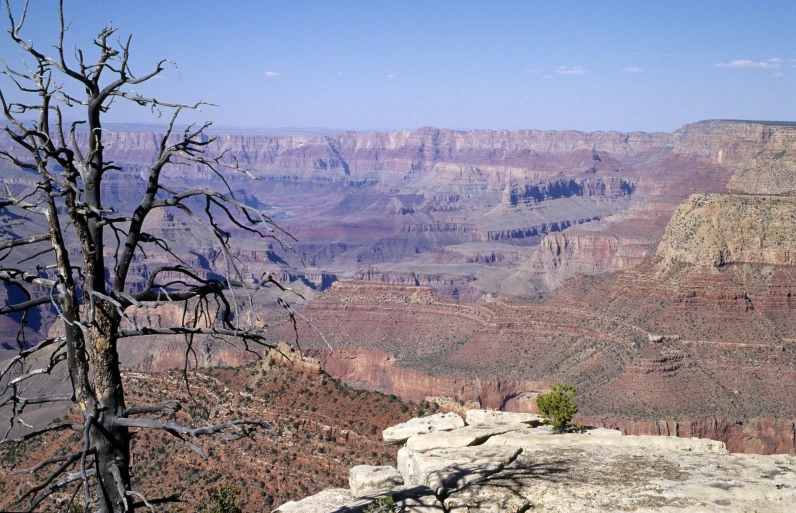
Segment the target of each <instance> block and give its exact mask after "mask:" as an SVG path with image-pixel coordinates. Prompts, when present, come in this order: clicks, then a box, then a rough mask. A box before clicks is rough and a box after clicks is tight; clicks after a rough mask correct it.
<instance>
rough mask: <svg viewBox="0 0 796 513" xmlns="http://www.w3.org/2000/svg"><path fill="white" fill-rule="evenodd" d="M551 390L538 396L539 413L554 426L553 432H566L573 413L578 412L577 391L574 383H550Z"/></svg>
mask: <svg viewBox="0 0 796 513" xmlns="http://www.w3.org/2000/svg"><path fill="white" fill-rule="evenodd" d="M550 389H551V392H549V393H547V394H542V395H539V396H537V397H536V406H537V407H538V408H539V415H541V416H542V417H544V418H545V421H546V422H547V423H548V424H549V425H551V426H553V433H564V432H566V431H567V428H568V426H569V423H570V421H571V420H572V417H573V415H575V414H576V413H578V406H577V405H576V404H575V395H576V394H577V391H576V390H575V387H573V386H572V385H561V384H556V385H550Z"/></svg>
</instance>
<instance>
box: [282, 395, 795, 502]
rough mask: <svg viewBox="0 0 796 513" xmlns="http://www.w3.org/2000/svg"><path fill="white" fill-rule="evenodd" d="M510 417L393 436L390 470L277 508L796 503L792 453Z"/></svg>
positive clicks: (352, 477)
mask: <svg viewBox="0 0 796 513" xmlns="http://www.w3.org/2000/svg"><path fill="white" fill-rule="evenodd" d="M517 415H518V414H503V413H501V412H486V411H483V410H470V411H469V412H468V413H467V425H466V426H463V425H462V424H464V423H463V422H462V421H461V418H459V417H458V416H457V415H456V414H453V413H449V414H445V415H443V414H437V415H432V416H430V417H426V418H424V419H413V420H411V421H409V422H406V423H404V424H401V425H398V426H394V427H393V428H388V429H387V430H385V431H384V438H385V440H387V441H391V442H393V443H395V442H400V443H405V447H403V448H402V449H401V450H400V451H398V459H397V465H396V467H397V468H396V467H385V466H383V467H371V466H358V467H354V468H352V469H351V470H350V471H349V484H350V489H334V490H325V491H323V492H321V493H319V494H317V495H314V496H311V497H307V498H305V499H303V500H300V501H294V502H289V503H286V504H283V505H282V506H280V507H279V508H277V509H276V510H275V511H276V512H277V513H322V512H324V513H325V512H334V513H343V512H363V511H368V509H367V508H369V507H371V505H372V504H374V503H375V502H376V501H378V500H379V499H380V498H382V500H384V498H386V497H390V498H391V500H392V501H394V504H395V509H394V511H402V512H413V513H431V512H446V513H469V512H484V513H486V512H490V513H491V512H495V513H498V512H506V513H520V512H523V511H528V510H530V509H532V510H533V511H543V512H570V511H646V512H653V511H654V512H663V511H678V512H690V511H728V512H736V511H738V512H740V511H767V512H783V513H784V512H786V511H793V509H792V508H793V504H794V503H796V457H794V456H788V455H774V456H759V455H740V454H729V453H727V450H726V448H725V447H724V444H723V443H722V442H716V441H713V440H707V439H697V438H691V439H683V438H676V437H656V436H623V435H622V434H621V433H620V432H619V431H614V430H609V429H602V428H599V429H592V430H588V431H586V432H584V433H577V434H576V433H570V434H562V435H553V434H551V430H550V428H549V427H548V426H539V422H538V420H539V419H538V418H537V417H536V416H534V415H530V414H525V417H520V418H518V417H517ZM451 416H453V417H455V418H456V419H458V424H456V423H455V422H452V420H455V419H451ZM457 426H459V427H457ZM398 433H402V434H403V436H402V437H397V438H396V435H397V434H398Z"/></svg>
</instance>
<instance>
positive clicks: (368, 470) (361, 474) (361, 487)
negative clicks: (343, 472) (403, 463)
mask: <svg viewBox="0 0 796 513" xmlns="http://www.w3.org/2000/svg"><path fill="white" fill-rule="evenodd" d="M348 484H349V485H350V486H351V495H352V496H354V497H362V496H363V495H374V494H375V495H378V494H379V493H383V492H388V491H390V490H392V489H394V488H397V487H399V486H401V485H402V484H404V480H403V478H402V477H401V474H400V473H399V472H398V469H396V468H395V467H375V466H371V465H357V466H356V467H351V469H350V470H349V471H348Z"/></svg>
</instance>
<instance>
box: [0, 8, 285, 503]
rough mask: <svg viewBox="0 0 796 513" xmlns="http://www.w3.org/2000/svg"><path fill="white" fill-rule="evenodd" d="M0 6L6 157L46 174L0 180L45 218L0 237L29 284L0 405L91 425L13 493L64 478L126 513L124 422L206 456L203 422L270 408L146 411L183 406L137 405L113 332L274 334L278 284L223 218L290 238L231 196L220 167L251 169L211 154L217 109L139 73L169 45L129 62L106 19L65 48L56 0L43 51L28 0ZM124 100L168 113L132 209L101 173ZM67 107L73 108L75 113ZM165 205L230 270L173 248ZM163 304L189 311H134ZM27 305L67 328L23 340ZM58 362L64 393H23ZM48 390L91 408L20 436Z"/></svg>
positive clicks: (12, 280) (51, 487) (133, 495)
mask: <svg viewBox="0 0 796 513" xmlns="http://www.w3.org/2000/svg"><path fill="white" fill-rule="evenodd" d="M6 9H7V13H8V24H9V25H8V26H9V30H8V33H9V35H10V37H11V38H12V39H13V41H15V42H16V43H17V44H18V47H19V49H20V50H21V53H22V55H23V62H24V65H23V66H22V67H19V68H15V67H12V66H10V65H9V64H8V63H6V62H5V61H4V62H3V71H2V73H3V75H4V76H5V78H6V79H7V85H9V86H11V87H13V88H16V90H17V91H16V92H14V93H13V94H5V93H6V92H7V91H3V90H0V108H2V114H3V116H4V117H5V125H4V126H2V127H0V130H2V131H3V132H4V133H5V136H6V137H7V139H8V143H9V144H5V145H2V149H0V157H2V158H3V159H5V160H7V161H8V162H10V163H11V164H13V165H14V166H16V167H18V168H22V169H25V170H28V171H30V172H33V173H36V174H37V175H38V178H37V184H36V187H35V188H34V189H33V190H27V191H24V192H22V193H20V192H19V191H17V192H14V191H12V190H11V188H8V187H6V190H5V191H3V192H0V209H6V210H8V211H10V212H16V213H19V215H22V216H27V217H28V218H30V219H34V218H37V219H39V220H40V221H38V222H36V223H31V224H30V226H41V227H45V228H44V229H43V232H42V233H28V234H24V236H16V237H5V239H6V240H0V280H2V281H3V283H4V285H5V287H6V288H7V289H8V290H12V289H13V290H15V291H16V292H17V293H18V294H21V295H22V296H23V297H24V300H23V301H20V302H17V303H13V304H8V305H5V306H1V307H0V314H12V313H16V314H17V315H21V321H20V330H19V334H18V336H17V341H16V342H17V345H18V353H17V354H16V356H15V357H14V358H12V359H11V360H10V361H8V362H7V363H6V364H5V365H4V366H3V367H2V368H0V408H5V410H8V411H10V414H9V424H8V427H7V428H6V429H5V435H4V436H3V438H2V441H1V442H0V443H2V444H14V443H19V442H21V441H24V440H29V439H32V438H35V437H39V436H42V435H45V434H47V433H51V432H55V431H62V430H72V431H76V432H78V433H80V434H81V435H82V437H83V445H82V448H81V450H79V451H77V452H75V453H72V454H68V455H64V456H57V457H52V458H49V459H47V460H45V461H42V462H39V463H38V464H36V465H35V466H33V467H31V468H30V469H24V470H19V471H17V472H30V471H33V470H40V469H51V472H49V474H48V475H47V477H45V478H44V479H43V480H42V481H41V482H39V483H38V484H36V485H35V486H32V487H31V488H30V489H29V490H27V491H26V492H25V493H24V495H23V497H22V500H23V502H21V503H20V504H21V508H22V509H23V510H25V511H30V510H33V509H35V508H36V507H37V506H39V505H40V504H41V503H42V501H44V500H45V499H46V498H47V497H48V496H50V495H51V494H53V493H55V492H59V491H64V490H67V489H68V490H70V491H71V490H72V489H73V488H74V489H75V494H76V493H77V492H78V491H82V496H83V500H84V506H85V508H86V511H88V508H92V509H96V510H98V511H101V512H110V511H113V512H128V511H133V510H134V509H135V508H136V507H139V506H146V507H148V508H150V509H152V510H153V511H154V507H153V504H154V503H153V502H152V501H148V500H147V499H146V498H145V497H144V496H143V495H142V494H140V493H139V492H137V491H135V490H133V489H132V488H131V479H130V477H131V476H130V461H131V459H130V430H131V429H157V430H162V431H165V432H167V433H170V434H171V435H173V436H174V437H175V438H176V439H178V440H179V441H180V442H181V443H184V444H185V445H187V446H188V447H190V448H192V449H194V450H196V451H197V452H198V453H199V454H200V455H201V456H202V457H204V453H203V451H202V449H201V442H200V440H199V437H200V436H203V435H213V434H219V435H224V436H225V437H239V436H245V435H246V434H248V433H249V432H250V430H251V429H255V428H257V427H259V426H262V425H264V422H263V421H262V420H257V419H254V420H237V421H233V422H229V423H225V424H221V425H215V426H207V427H202V428H198V429H192V428H189V427H186V426H181V425H179V424H176V423H174V422H163V421H162V420H160V419H159V418H157V417H153V416H152V415H156V414H160V413H162V412H165V411H168V410H173V409H175V408H178V407H179V403H178V402H177V401H169V402H167V403H164V404H160V405H142V406H128V405H127V404H125V394H124V389H123V386H122V380H121V373H120V366H119V353H118V346H117V345H118V342H119V340H120V339H122V338H125V337H140V336H156V337H168V336H172V335H181V336H185V337H186V339H187V340H188V342H189V344H190V342H191V340H192V337H194V336H195V335H210V336H226V337H236V338H237V339H240V340H242V341H243V343H244V344H246V347H247V349H248V348H249V344H260V345H265V346H270V343H269V342H268V341H267V340H266V338H265V328H264V326H263V323H262V322H261V321H260V320H259V319H257V317H256V312H255V311H254V302H253V298H252V296H253V294H254V293H256V292H257V291H259V290H261V289H263V288H266V287H270V286H277V287H280V288H281V286H280V285H279V284H278V283H276V281H275V280H274V279H273V277H272V276H271V275H268V274H266V275H263V276H260V277H259V278H254V277H247V276H245V275H244V273H243V272H242V271H241V268H240V265H239V263H238V262H236V260H235V258H234V257H233V255H231V254H230V252H229V248H230V240H231V238H230V233H229V227H234V228H237V229H243V230H246V231H247V232H249V233H251V234H253V235H254V236H256V237H261V238H268V239H272V240H274V241H277V242H278V243H279V244H284V241H285V240H287V239H289V238H290V237H289V235H287V234H285V233H283V232H280V231H279V229H278V227H277V226H276V225H275V223H274V222H273V220H272V219H271V218H270V217H268V216H267V215H266V214H265V213H264V212H262V211H260V210H258V209H256V208H253V207H251V206H248V205H247V204H245V203H243V202H241V201H238V200H237V199H236V198H235V195H234V194H233V192H232V190H231V188H230V187H229V184H228V182H227V180H225V174H226V173H228V172H230V171H232V172H242V173H246V174H249V175H251V173H250V172H249V170H247V169H244V168H242V167H241V166H239V164H238V161H237V160H236V159H235V158H234V157H232V156H231V155H229V154H227V153H226V152H222V153H221V154H220V155H208V154H207V150H208V146H209V145H211V143H213V142H214V138H213V137H212V136H211V135H209V134H207V130H208V128H209V127H210V125H211V124H210V122H207V123H204V124H201V125H190V126H188V127H187V128H185V129H182V130H178V129H177V120H178V116H179V115H180V113H181V112H183V111H185V110H189V109H190V110H195V109H198V108H199V107H200V106H202V105H204V103H203V102H199V103H195V104H182V103H168V102H163V101H161V100H158V99H155V98H151V97H146V96H143V95H142V94H139V93H138V92H135V91H134V90H133V89H132V88H131V87H130V86H133V85H141V84H145V83H146V82H147V81H149V80H151V79H152V78H154V77H156V76H158V75H159V74H161V73H162V72H163V71H164V69H165V66H167V65H169V64H170V62H169V61H168V60H161V61H160V62H158V63H157V64H156V65H155V67H154V69H152V70H151V71H149V72H146V73H144V74H140V75H136V74H134V73H133V71H132V70H131V69H130V66H129V64H128V61H129V57H130V48H131V38H130V37H128V38H126V39H120V38H118V36H117V32H116V29H115V28H111V27H109V28H106V29H103V30H102V31H101V32H100V33H99V34H98V35H97V36H96V38H95V39H94V40H93V49H92V51H91V52H87V53H86V54H84V52H83V51H82V50H76V51H75V52H74V55H69V57H68V58H67V55H66V54H65V48H64V37H65V35H66V34H67V29H68V26H67V25H66V24H65V23H64V13H63V5H62V4H61V5H60V6H59V10H58V13H59V19H60V30H59V33H58V42H57V44H56V45H55V46H54V48H48V49H47V50H46V51H45V50H41V49H40V48H39V47H37V46H36V45H35V44H34V43H33V42H32V41H28V40H26V39H24V37H23V35H22V30H23V26H24V24H25V18H26V14H27V10H28V4H27V2H26V3H25V5H24V7H22V9H21V10H20V11H19V14H18V15H17V14H15V12H14V9H13V8H12V6H11V5H10V3H9V1H8V0H6ZM46 52H50V54H48V53H46ZM89 54H92V55H95V56H94V57H90V56H89ZM74 91H81V94H76V93H75V92H74ZM12 97H13V98H17V97H22V98H26V99H27V100H22V101H19V100H12V99H11V98H12ZM118 101H131V102H134V103H136V104H138V105H142V106H146V107H149V108H150V109H152V110H153V111H155V112H158V113H166V115H167V117H168V119H169V121H168V125H167V128H166V130H165V133H164V134H162V136H160V142H159V145H158V147H157V151H156V157H155V159H154V161H153V162H152V163H151V164H150V166H149V168H148V176H147V179H146V188H145V192H144V193H143V195H142V197H141V198H140V201H138V202H137V206H136V207H135V208H134V209H132V210H131V211H129V212H121V211H118V210H117V208H116V207H115V206H112V205H107V204H103V201H102V199H103V190H104V188H103V178H106V177H107V176H108V175H109V174H110V173H116V172H119V171H121V168H120V166H118V165H117V164H115V163H114V162H113V161H111V160H109V159H108V158H107V155H106V153H107V152H106V147H105V139H106V133H105V130H104V129H103V126H102V118H103V115H104V114H105V113H106V112H108V109H109V108H111V106H112V105H113V103H114V102H118ZM67 112H68V113H69V115H66V113H67ZM66 119H78V121H72V122H68V123H67V121H65V120H66ZM81 130H82V131H84V133H82V134H81ZM175 165H189V166H194V167H201V168H205V169H206V170H209V171H210V172H212V173H214V174H215V175H216V176H217V177H218V183H220V184H223V186H222V188H221V190H213V189H210V188H204V187H200V188H191V189H186V190H177V189H176V188H175V187H174V186H173V185H171V186H170V185H167V184H166V183H165V180H164V177H165V174H166V173H167V172H168V170H169V169H170V167H171V166H175ZM160 209H176V210H178V211H179V212H181V213H182V215H183V216H185V217H187V218H188V219H190V220H191V221H192V222H194V223H196V225H198V226H200V227H202V229H204V230H206V232H207V233H208V234H209V235H210V236H211V237H212V239H213V240H214V241H215V245H216V247H217V248H218V250H220V255H221V256H220V259H219V260H220V261H221V266H220V267H222V269H221V272H219V273H217V274H215V275H213V276H215V277H207V275H206V274H203V273H202V272H201V270H199V269H194V268H191V266H190V265H188V264H186V263H185V262H183V261H182V260H181V258H180V256H179V255H177V254H174V253H173V252H172V249H171V248H170V247H169V244H168V242H167V241H165V240H162V239H160V238H158V237H156V236H154V235H152V234H150V233H146V232H145V231H144V222H145V220H146V219H147V216H148V215H149V214H151V213H152V212H153V211H156V210H160ZM109 241H110V242H109ZM145 248H146V251H147V252H151V251H161V252H166V253H169V254H170V255H171V256H172V257H173V260H174V263H173V264H171V265H164V266H160V267H158V268H156V269H154V270H151V271H150V272H149V275H148V277H147V280H146V284H145V286H143V288H140V287H137V288H136V289H135V290H133V289H132V288H131V287H130V286H129V284H128V276H129V273H130V270H131V265H132V264H133V263H134V260H135V259H134V257H135V256H136V255H137V254H142V252H144V251H145ZM219 276H220V277H219ZM165 304H177V305H180V306H181V308H182V309H183V319H184V322H183V323H181V324H179V325H175V326H167V327H151V326H140V325H139V323H138V322H137V321H136V316H135V313H136V312H137V311H140V310H142V309H148V308H156V307H159V306H161V305H165ZM34 309H43V310H44V311H45V312H52V315H53V316H56V317H57V319H56V320H57V322H59V323H60V324H61V325H62V333H63V334H62V335H59V336H54V337H50V338H44V339H41V340H37V341H35V342H34V343H30V342H29V341H28V340H27V338H26V324H27V320H28V319H27V317H28V314H29V313H30V312H32V311H33V310H34ZM30 361H35V362H38V363H36V364H35V365H32V364H30V363H29V362H30ZM42 362H43V363H42ZM59 365H66V367H67V371H68V375H69V379H70V381H71V393H68V394H54V395H43V396H28V395H25V384H26V382H27V381H28V380H30V379H31V378H33V377H35V376H41V375H46V374H50V373H51V372H52V371H53V369H54V368H56V367H57V366H59ZM48 402H65V403H67V404H68V403H72V404H74V405H75V406H76V408H77V409H78V410H79V412H80V414H81V415H82V418H83V423H82V424H80V425H77V424H66V423H56V424H51V425H47V426H38V427H36V426H33V427H32V428H30V429H28V430H27V431H25V432H24V434H21V435H19V436H17V437H16V438H14V437H13V436H12V435H13V434H14V433H19V432H21V431H19V430H18V429H15V428H17V427H18V426H19V425H20V424H22V425H26V424H25V421H24V417H23V414H24V412H25V408H26V407H27V406H28V405H36V404H43V403H48ZM14 436H16V435H14Z"/></svg>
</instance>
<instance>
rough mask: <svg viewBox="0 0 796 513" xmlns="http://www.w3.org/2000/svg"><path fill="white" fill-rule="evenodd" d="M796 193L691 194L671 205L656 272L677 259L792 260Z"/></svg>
mask: <svg viewBox="0 0 796 513" xmlns="http://www.w3.org/2000/svg"><path fill="white" fill-rule="evenodd" d="M795 245H796V196H771V195H749V194H743V195H732V194H709V195H701V194H696V195H693V196H691V197H690V198H689V199H688V200H687V201H684V202H683V203H682V204H681V205H680V206H679V207H677V210H675V213H674V215H673V216H672V219H671V221H670V222H669V225H668V226H667V227H666V232H665V233H664V236H663V240H662V241H661V243H660V245H659V246H658V251H657V253H656V257H657V259H658V274H659V275H663V274H665V273H666V272H668V271H669V270H671V269H673V268H674V267H675V266H677V264H688V265H691V266H697V267H698V266H708V267H720V266H724V265H731V264H755V265H776V266H793V265H796V249H795Z"/></svg>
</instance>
